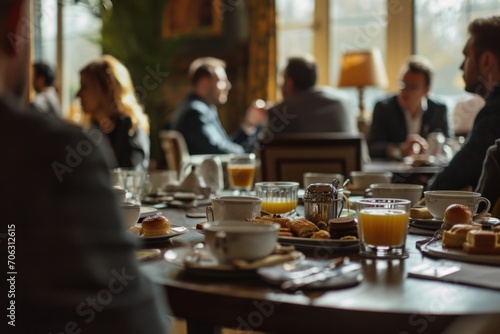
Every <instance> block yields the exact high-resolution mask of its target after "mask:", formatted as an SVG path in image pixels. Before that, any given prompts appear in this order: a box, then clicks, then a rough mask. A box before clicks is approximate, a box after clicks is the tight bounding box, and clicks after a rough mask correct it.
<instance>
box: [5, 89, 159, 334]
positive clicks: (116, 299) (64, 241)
mask: <svg viewBox="0 0 500 334" xmlns="http://www.w3.org/2000/svg"><path fill="white" fill-rule="evenodd" d="M0 127H1V131H0V156H1V157H2V159H3V160H2V163H0V184H1V185H2V192H3V194H4V195H3V196H2V201H1V202H0V203H1V204H0V212H1V213H2V219H1V221H2V224H1V225H2V229H1V232H0V233H2V235H3V236H2V239H1V242H2V249H3V250H5V252H2V254H5V259H6V258H7V242H8V240H7V233H10V234H9V236H10V237H11V238H12V239H10V240H11V241H13V240H14V239H15V247H14V248H13V249H15V256H14V257H13V258H12V259H13V260H14V259H15V260H14V263H15V265H14V267H13V268H12V269H11V270H12V271H16V272H17V273H18V275H16V278H15V279H16V280H15V308H16V309H15V315H16V318H15V320H16V321H15V324H16V326H15V327H12V330H13V332H11V333H59V332H64V331H65V330H66V329H67V328H69V327H71V328H73V330H74V332H77V331H81V332H82V333H96V334H104V333H115V332H116V333H129V334H136V333H157V334H160V333H161V334H164V333H166V331H167V326H168V324H167V323H166V321H165V315H166V313H165V312H167V310H166V309H165V308H164V305H163V302H162V300H163V299H164V297H163V296H162V295H163V292H162V291H161V289H158V288H156V287H155V286H154V285H153V284H152V283H151V281H150V280H149V279H148V278H147V277H146V276H145V275H144V274H143V273H142V271H141V270H140V269H139V266H138V263H137V260H136V259H135V256H134V249H135V242H134V239H133V237H132V235H129V234H128V232H127V231H126V230H125V226H124V225H123V222H122V218H121V213H120V211H119V210H120V209H119V207H118V205H117V201H116V199H115V195H114V194H113V191H112V189H111V181H110V177H109V171H108V167H107V165H106V163H105V162H104V158H103V156H102V155H101V152H100V150H99V149H98V148H97V146H95V144H94V139H93V138H91V137H90V136H87V135H86V134H85V132H84V131H82V129H81V128H78V127H76V126H70V125H67V124H65V123H64V122H63V121H62V120H59V119H57V118H54V117H47V116H46V115H44V114H39V113H28V112H26V111H24V110H21V109H20V108H19V107H18V106H17V105H16V104H15V102H13V101H7V99H5V98H2V97H0ZM5 261H6V260H5ZM5 265H7V262H5ZM6 283H7V281H6V280H5V279H3V283H2V284H1V286H2V292H3V293H4V296H5V297H4V296H2V302H1V303H2V309H3V310H6V308H7V305H5V304H6V303H8V302H9V301H8V300H7V298H6V297H7V289H4V288H3V287H5V285H6ZM11 300H14V299H11ZM94 303H95V304H94ZM92 304H94V306H96V307H97V308H94V306H92ZM96 310H97V311H96ZM7 320H8V318H7V319H4V321H7ZM65 328H66V329H65Z"/></svg>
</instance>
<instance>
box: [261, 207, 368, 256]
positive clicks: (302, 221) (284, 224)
mask: <svg viewBox="0 0 500 334" xmlns="http://www.w3.org/2000/svg"><path fill="white" fill-rule="evenodd" d="M251 221H252V222H255V223H277V224H279V225H280V226H281V228H280V231H279V237H278V242H279V243H281V244H283V245H294V246H297V247H302V248H316V247H323V248H342V249H343V250H348V249H349V250H350V249H351V248H353V249H357V248H358V247H359V240H358V227H357V222H356V221H355V219H354V218H352V217H340V218H333V219H330V221H328V223H325V222H323V221H320V222H318V223H313V222H311V221H309V220H307V219H306V218H304V217H297V218H288V217H281V216H279V215H275V216H259V217H256V218H255V219H252V220H251Z"/></svg>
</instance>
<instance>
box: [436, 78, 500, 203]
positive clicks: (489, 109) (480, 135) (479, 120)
mask: <svg viewBox="0 0 500 334" xmlns="http://www.w3.org/2000/svg"><path fill="white" fill-rule="evenodd" d="M498 138H500V87H497V88H495V90H494V91H493V92H491V94H490V95H489V96H488V97H487V98H486V104H485V105H484V107H483V109H481V110H480V111H479V113H478V114H477V116H476V119H475V120H474V125H473V126H472V130H471V131H470V133H469V135H468V137H467V139H466V140H465V143H464V145H463V146H462V148H461V149H460V150H459V151H458V152H457V153H456V154H455V156H454V157H453V159H451V161H450V163H449V164H448V166H446V167H445V168H444V169H443V170H442V171H441V173H439V174H437V175H435V176H434V177H433V178H432V179H431V180H430V181H429V184H428V185H429V186H428V188H429V189H430V190H459V189H463V188H465V187H472V189H475V188H476V186H477V185H478V182H479V177H480V176H481V171H482V169H483V161H484V159H485V158H486V151H487V150H488V148H489V147H490V146H492V145H494V144H495V140H496V139H498ZM492 204H493V203H492Z"/></svg>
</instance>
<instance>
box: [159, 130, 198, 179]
mask: <svg viewBox="0 0 500 334" xmlns="http://www.w3.org/2000/svg"><path fill="white" fill-rule="evenodd" d="M159 137H160V143H161V148H162V150H163V152H164V154H165V160H166V161H167V166H168V169H174V170H176V171H177V173H178V175H179V177H181V175H182V173H183V169H184V167H185V166H186V165H187V164H188V163H189V160H190V158H189V151H188V148H187V145H186V141H185V140H184V136H183V135H182V133H180V132H179V131H175V130H160V132H159Z"/></svg>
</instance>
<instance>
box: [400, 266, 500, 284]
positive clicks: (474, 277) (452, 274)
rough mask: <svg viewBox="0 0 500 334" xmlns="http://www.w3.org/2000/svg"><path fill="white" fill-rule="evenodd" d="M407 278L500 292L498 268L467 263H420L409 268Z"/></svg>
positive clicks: (499, 272) (499, 271) (499, 270)
mask: <svg viewBox="0 0 500 334" xmlns="http://www.w3.org/2000/svg"><path fill="white" fill-rule="evenodd" d="M408 277H414V278H423V279H430V280H437V281H444V282H449V283H458V284H465V285H472V286H477V287H482V288H488V289H494V290H500V280H499V277H500V267H492V266H485V265H477V264H469V263H459V264H455V263H452V264H451V263H442V262H436V263H422V264H420V265H418V266H416V267H413V268H411V269H410V271H409V272H408Z"/></svg>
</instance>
